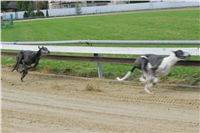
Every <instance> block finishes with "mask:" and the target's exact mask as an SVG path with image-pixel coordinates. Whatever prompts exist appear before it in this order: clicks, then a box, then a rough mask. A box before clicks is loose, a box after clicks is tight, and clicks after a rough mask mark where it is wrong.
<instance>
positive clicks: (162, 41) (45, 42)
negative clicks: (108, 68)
mask: <svg viewBox="0 0 200 133" xmlns="http://www.w3.org/2000/svg"><path fill="white" fill-rule="evenodd" d="M1 44H7V45H49V44H56V45H58V44H120V45H121V44H156V45H157V44H160V45H165V44H168V45H170V44H171V45H174V44H176V45H188V44H199V45H200V40H66V41H38V42H1Z"/></svg>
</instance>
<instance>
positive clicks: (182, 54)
mask: <svg viewBox="0 0 200 133" xmlns="http://www.w3.org/2000/svg"><path fill="white" fill-rule="evenodd" d="M173 52H174V54H175V56H176V57H177V58H178V59H179V60H186V59H187V58H189V57H190V56H191V55H190V54H189V53H188V52H185V51H182V50H176V51H173Z"/></svg>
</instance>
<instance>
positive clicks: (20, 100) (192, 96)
mask: <svg viewBox="0 0 200 133" xmlns="http://www.w3.org/2000/svg"><path fill="white" fill-rule="evenodd" d="M19 76H20V75H19V73H17V72H13V73H11V72H10V71H8V70H7V69H2V77H1V81H2V133H14V132H15V133H33V132H35V133H36V132H37V133H40V132H41V133H68V132H73V133H77V132H81V133H87V132H90V133H93V132H95V133H121V132H125V133H183V132H184V133H199V128H200V125H199V107H200V99H199V91H200V88H198V87H183V86H182V87H181V86H177V85H176V84H166V83H165V84H160V85H158V86H157V87H156V88H155V94H154V95H148V94H145V92H144V91H143V87H142V86H141V85H140V84H139V83H137V82H130V81H126V82H116V81H114V80H106V79H103V80H98V79H94V78H91V79H88V78H78V77H70V76H56V75H51V74H44V75H43V74H38V73H31V74H29V75H28V76H27V77H26V78H25V82H23V83H22V82H20V80H19Z"/></svg>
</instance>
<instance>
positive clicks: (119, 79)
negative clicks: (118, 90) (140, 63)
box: [116, 66, 136, 81]
mask: <svg viewBox="0 0 200 133" xmlns="http://www.w3.org/2000/svg"><path fill="white" fill-rule="evenodd" d="M135 68H136V67H135V66H133V68H132V69H131V70H130V71H128V72H127V73H126V75H125V76H124V77H122V78H119V77H117V78H116V79H117V80H118V81H123V80H125V79H127V78H128V77H130V76H131V73H133V71H134V70H135Z"/></svg>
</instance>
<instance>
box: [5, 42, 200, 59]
mask: <svg viewBox="0 0 200 133" xmlns="http://www.w3.org/2000/svg"><path fill="white" fill-rule="evenodd" d="M45 47H47V48H48V49H49V50H50V51H51V52H67V53H98V54H127V55H129V54H130V55H142V54H159V55H169V54H170V53H171V52H172V51H175V50H178V49H181V50H184V51H187V52H189V53H190V54H191V55H195V56H200V48H133V47H132V48H131V47H84V46H45ZM2 49H4V50H33V51H37V50H38V46H35V45H7V44H3V45H2Z"/></svg>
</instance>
